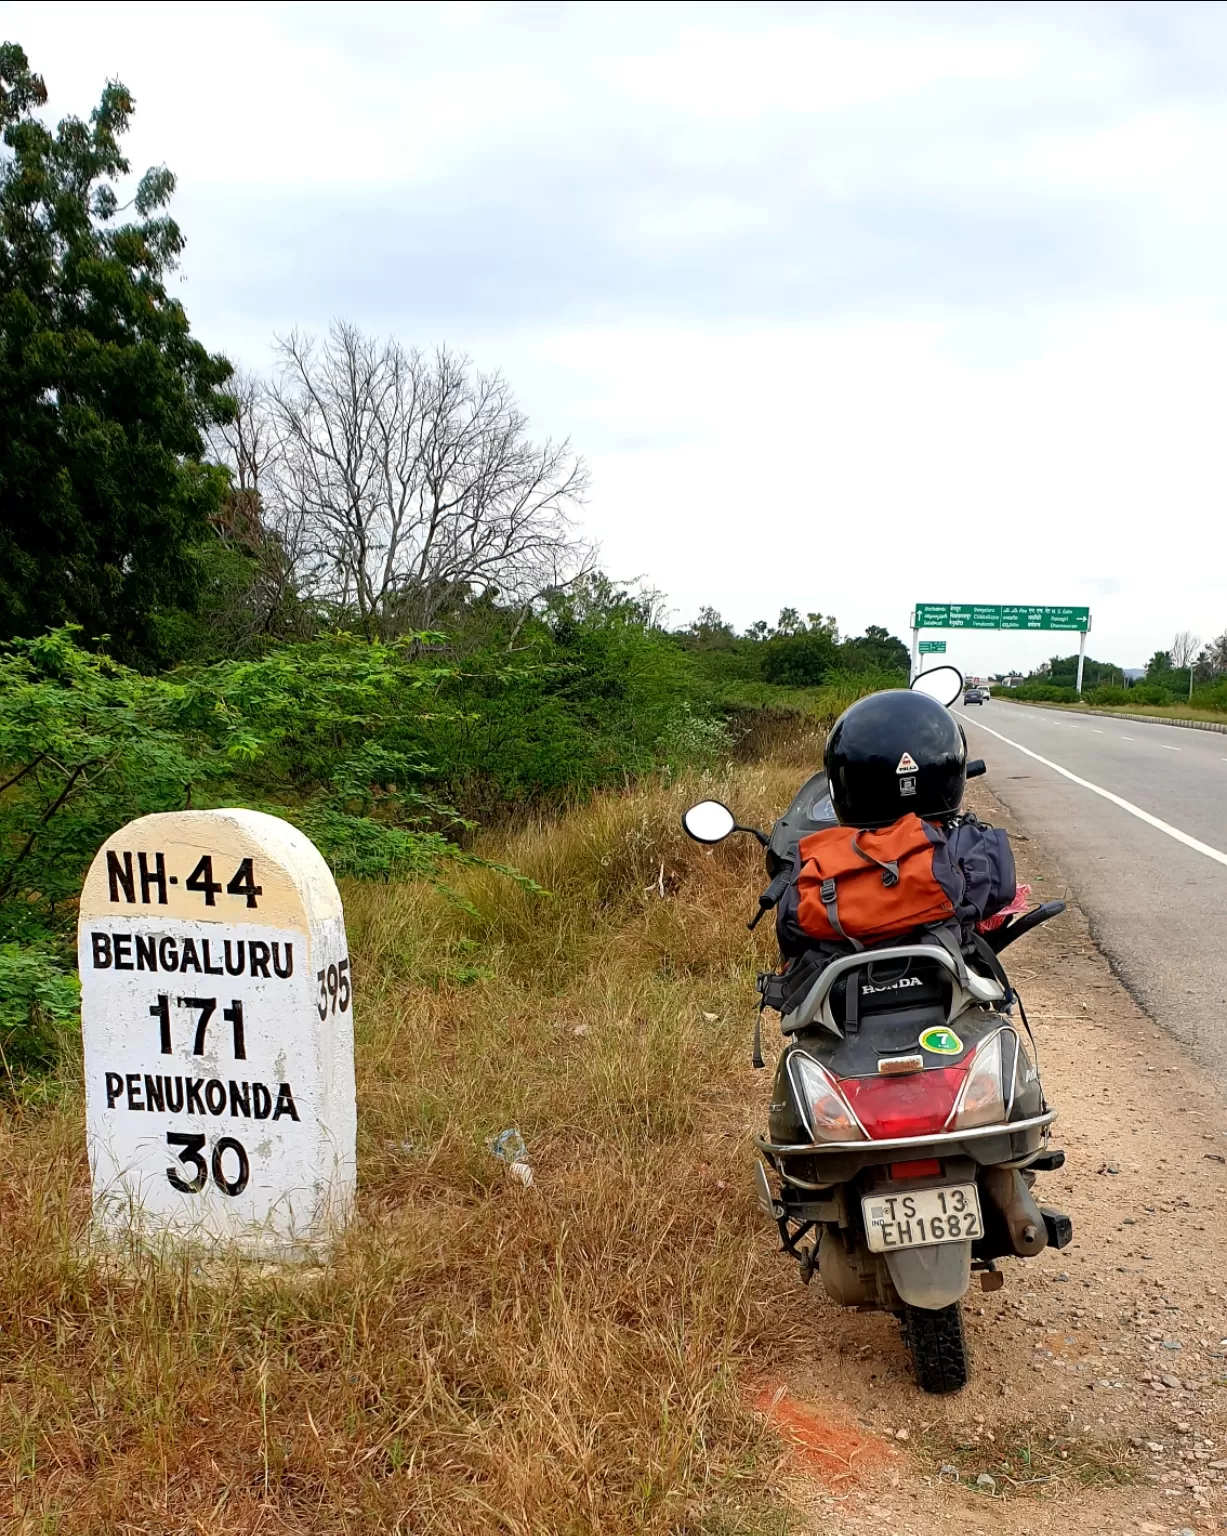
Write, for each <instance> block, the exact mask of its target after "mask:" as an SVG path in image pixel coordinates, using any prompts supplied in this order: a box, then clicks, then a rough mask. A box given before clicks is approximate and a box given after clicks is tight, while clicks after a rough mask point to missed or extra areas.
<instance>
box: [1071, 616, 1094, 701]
mask: <svg viewBox="0 0 1227 1536" xmlns="http://www.w3.org/2000/svg"><path fill="white" fill-rule="evenodd" d="M1090 627H1091V616H1090V614H1089V613H1088V614H1087V616H1086V624H1085V625H1084V627H1083V630H1082V635H1081V638H1080V639H1079V642H1078V681H1077V683H1075V685H1074V692H1075V693H1076V694H1077V695H1078V697H1079V698H1081V697H1082V668H1083V665H1084V664H1085V662H1086V636H1087V631H1088V630H1089V629H1090Z"/></svg>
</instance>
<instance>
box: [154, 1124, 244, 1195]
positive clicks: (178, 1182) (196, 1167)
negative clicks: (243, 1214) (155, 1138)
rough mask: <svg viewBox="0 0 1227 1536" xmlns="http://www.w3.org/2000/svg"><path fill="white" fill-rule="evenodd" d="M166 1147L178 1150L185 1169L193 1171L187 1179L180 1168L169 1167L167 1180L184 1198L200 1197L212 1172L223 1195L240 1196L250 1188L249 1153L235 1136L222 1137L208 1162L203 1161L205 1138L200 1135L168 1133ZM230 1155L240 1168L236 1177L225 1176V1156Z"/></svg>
mask: <svg viewBox="0 0 1227 1536" xmlns="http://www.w3.org/2000/svg"><path fill="white" fill-rule="evenodd" d="M166 1144H167V1146H169V1147H171V1148H175V1147H179V1148H181V1149H182V1150H181V1151H180V1153H179V1161H180V1162H181V1163H182V1164H183V1166H184V1167H185V1168H190V1169H191V1170H192V1177H191V1178H190V1179H185V1178H184V1177H183V1175H182V1174H181V1173H180V1172H179V1170H178V1169H177V1168H168V1169H167V1170H166V1177H167V1178H168V1179H169V1180H170V1182H171V1184H172V1185H173V1186H174V1187H175V1189H178V1190H180V1191H182V1193H183V1194H185V1195H198V1194H199V1193H200V1192H201V1190H202V1189H203V1188H204V1187H205V1185H206V1184H207V1183H208V1180H209V1173H210V1171H212V1174H213V1182H214V1184H216V1185H217V1187H218V1189H220V1190H221V1192H222V1194H223V1195H241V1194H242V1193H243V1191H244V1190H245V1189H246V1188H247V1183H248V1180H249V1179H250V1178H251V1165H250V1163H249V1162H248V1161H247V1150H246V1148H245V1147H244V1146H243V1144H242V1142H241V1141H235V1139H234V1137H233V1136H222V1137H219V1138H218V1140H217V1141H216V1142H215V1143H214V1146H213V1155H212V1157H211V1158H210V1160H209V1162H208V1163H206V1162H205V1160H204V1146H205V1139H204V1137H203V1136H202V1135H199V1134H190V1133H188V1132H185V1131H168V1132H167V1133H166ZM227 1152H231V1153H233V1154H234V1157H235V1158H236V1160H237V1163H238V1167H237V1171H236V1173H235V1176H234V1178H232V1179H230V1178H227V1177H226V1164H225V1155H226V1153H227Z"/></svg>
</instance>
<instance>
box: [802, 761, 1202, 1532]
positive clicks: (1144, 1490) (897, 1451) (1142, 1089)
mask: <svg viewBox="0 0 1227 1536" xmlns="http://www.w3.org/2000/svg"><path fill="white" fill-rule="evenodd" d="M973 789H974V791H975V793H974V795H973V796H969V798H970V799H971V800H972V803H973V804H974V805H975V808H976V809H977V811H978V812H979V813H980V814H981V815H982V816H984V817H985V818H986V819H987V820H990V821H993V822H994V823H996V824H997V825H1003V826H1006V827H1008V828H1009V830H1010V831H1011V834H1012V835H1013V838H1014V843H1015V850H1016V853H1017V856H1018V862H1019V871H1020V878H1021V879H1024V880H1027V881H1028V882H1029V883H1030V884H1031V885H1032V887H1033V889H1034V892H1035V896H1036V898H1037V899H1046V898H1051V897H1055V896H1060V897H1065V898H1066V899H1069V897H1068V892H1067V889H1066V887H1065V883H1064V880H1063V877H1062V875H1061V872H1060V868H1059V864H1058V861H1057V858H1056V857H1054V852H1053V850H1050V849H1046V848H1043V847H1041V846H1040V845H1039V844H1037V843H1036V842H1035V841H1030V840H1027V839H1026V838H1025V837H1024V836H1023V835H1022V834H1021V832H1020V829H1019V828H1018V827H1017V826H1016V825H1015V824H1013V822H1012V820H1011V817H1010V816H1009V814H1008V813H1007V812H1006V811H1005V810H1004V808H1003V807H1002V806H1001V804H1000V803H999V802H997V801H996V800H994V798H993V797H992V795H991V793H990V792H989V791H988V790H987V788H986V787H984V786H980V785H976V786H973ZM1006 958H1007V960H1008V961H1009V966H1008V968H1009V970H1010V973H1011V976H1012V977H1013V979H1014V981H1015V983H1016V985H1017V986H1018V988H1019V990H1020V992H1021V993H1022V996H1023V998H1024V1002H1025V1004H1026V1006H1027V1011H1028V1014H1029V1016H1030V1018H1031V1022H1032V1026H1033V1028H1034V1029H1035V1033H1036V1037H1037V1040H1038V1042H1039V1048H1040V1059H1041V1065H1042V1070H1043V1076H1044V1083H1045V1087H1046V1089H1047V1092H1048V1095H1049V1098H1050V1100H1051V1101H1052V1102H1053V1103H1055V1104H1056V1105H1057V1107H1058V1108H1059V1110H1060V1118H1059V1120H1058V1122H1057V1125H1056V1128H1055V1135H1054V1145H1057V1146H1063V1147H1064V1148H1065V1151H1066V1154H1067V1162H1066V1165H1065V1167H1064V1168H1063V1169H1061V1170H1060V1171H1059V1172H1057V1173H1053V1174H1044V1175H1041V1176H1040V1178H1039V1180H1038V1181H1037V1195H1038V1197H1039V1199H1040V1200H1041V1202H1042V1203H1044V1204H1048V1205H1053V1206H1056V1207H1058V1208H1059V1209H1063V1210H1065V1211H1067V1212H1068V1213H1069V1214H1070V1216H1071V1217H1072V1218H1073V1222H1074V1241H1073V1244H1072V1245H1071V1246H1070V1247H1069V1248H1067V1249H1065V1250H1064V1252H1061V1253H1057V1252H1045V1253H1044V1254H1042V1255H1041V1256H1040V1257H1039V1258H1038V1259H1032V1260H1029V1261H1023V1260H1012V1261H1006V1262H1005V1263H1004V1264H1003V1265H1002V1268H1003V1270H1004V1272H1005V1286H1004V1288H1003V1289H1002V1290H1000V1291H997V1292H992V1293H983V1292H981V1291H980V1290H978V1289H974V1290H973V1291H971V1292H970V1293H969V1294H968V1297H967V1301H966V1304H965V1305H966V1313H967V1322H968V1330H969V1334H970V1339H971V1346H972V1351H973V1376H972V1382H971V1385H970V1386H969V1387H968V1388H967V1389H966V1390H965V1391H963V1392H961V1393H959V1394H958V1395H957V1396H955V1397H953V1398H944V1399H943V1398H930V1397H925V1396H923V1395H922V1394H921V1393H920V1392H918V1391H917V1389H916V1388H915V1386H914V1385H913V1384H912V1381H911V1378H910V1375H909V1372H908V1363H907V1360H906V1357H905V1354H904V1351H903V1347H902V1344H901V1343H900V1341H899V1338H898V1330H897V1327H896V1325H895V1323H894V1321H893V1319H891V1318H889V1317H886V1316H884V1315H882V1314H874V1313H866V1314H856V1313H849V1312H844V1311H842V1310H841V1309H838V1308H836V1307H835V1306H834V1305H833V1304H832V1303H831V1302H829V1301H828V1300H827V1299H826V1297H825V1295H824V1294H823V1293H822V1291H821V1288H820V1286H819V1284H817V1283H815V1284H814V1285H813V1286H812V1287H811V1288H810V1289H809V1290H808V1291H804V1292H803V1291H801V1290H800V1288H799V1287H798V1290H797V1292H796V1297H795V1307H796V1313H795V1315H794V1316H793V1317H792V1319H791V1322H792V1325H793V1326H794V1327H795V1328H796V1329H797V1337H798V1339H799V1341H800V1353H799V1355H798V1356H797V1358H796V1364H795V1368H794V1369H792V1370H790V1372H789V1374H788V1379H787V1381H785V1382H781V1383H779V1384H778V1386H780V1387H784V1388H786V1389H787V1391H788V1393H789V1398H788V1399H787V1401H788V1403H789V1404H790V1405H791V1410H792V1411H791V1415H790V1418H791V1420H794V1421H795V1420H796V1418H797V1415H798V1413H801V1414H804V1413H805V1412H809V1413H810V1414H811V1415H812V1417H813V1421H814V1424H815V1426H816V1427H817V1430H818V1433H819V1437H820V1438H821V1434H822V1433H823V1432H826V1431H829V1432H830V1433H832V1434H835V1435H838V1436H842V1437H844V1438H843V1439H842V1440H841V1441H840V1444H841V1447H842V1448H843V1449H842V1454H841V1457H840V1458H839V1459H838V1460H836V1459H835V1458H826V1459H824V1458H822V1457H821V1456H819V1457H814V1456H812V1455H807V1454H806V1453H805V1452H804V1450H803V1449H801V1448H800V1446H799V1444H798V1441H799V1438H800V1439H801V1440H803V1439H804V1437H803V1436H802V1437H798V1435H797V1433H796V1432H795V1428H794V1431H793V1432H792V1433H790V1430H789V1424H788V1423H785V1425H784V1426H783V1428H782V1430H781V1434H782V1438H783V1439H785V1441H790V1440H791V1441H792V1443H793V1444H794V1445H795V1446H797V1447H798V1448H797V1449H794V1451H793V1452H792V1454H791V1455H790V1456H788V1457H787V1458H786V1459H785V1461H784V1462H783V1463H782V1466H781V1475H782V1477H783V1479H784V1481H785V1485H786V1487H787V1489H788V1491H789V1494H790V1497H791V1498H792V1500H793V1502H794V1503H795V1504H796V1505H797V1507H798V1508H799V1509H800V1510H801V1511H802V1512H803V1519H804V1521H805V1523H809V1522H811V1521H812V1528H813V1529H815V1530H817V1529H822V1530H825V1531H839V1532H842V1531H849V1532H850V1531H874V1530H882V1531H890V1532H896V1533H899V1536H913V1533H914V1536H932V1533H941V1532H946V1531H951V1532H967V1533H973V1532H980V1531H982V1532H984V1533H986V1536H987V1533H988V1532H990V1531H992V1532H994V1533H1009V1536H1015V1533H1017V1536H1022V1533H1038V1532H1049V1531H1062V1532H1066V1533H1071V1536H1081V1533H1083V1532H1086V1533H1090V1532H1138V1531H1141V1532H1146V1533H1168V1532H1173V1533H1178V1532H1182V1531H1194V1532H1198V1531H1203V1530H1212V1529H1218V1528H1219V1527H1220V1526H1222V1527H1225V1528H1227V1275H1224V1273H1223V1272H1222V1271H1221V1270H1220V1268H1219V1262H1218V1256H1219V1254H1220V1252H1222V1251H1225V1250H1227V1136H1225V1135H1224V1134H1223V1128H1224V1126H1225V1125H1227V1121H1225V1119H1224V1115H1223V1103H1222V1099H1221V1096H1220V1095H1219V1094H1218V1093H1217V1092H1215V1091H1214V1090H1213V1089H1212V1086H1211V1084H1210V1083H1209V1081H1208V1080H1207V1079H1206V1078H1205V1077H1204V1076H1203V1075H1202V1073H1201V1072H1200V1071H1199V1070H1198V1068H1197V1067H1196V1066H1195V1065H1194V1064H1193V1063H1192V1061H1191V1060H1190V1059H1189V1057H1188V1056H1186V1055H1185V1054H1184V1052H1183V1049H1182V1048H1181V1047H1180V1046H1179V1045H1177V1044H1176V1043H1174V1042H1173V1041H1172V1039H1171V1037H1170V1036H1168V1035H1166V1034H1164V1033H1163V1032H1162V1031H1161V1030H1160V1029H1159V1028H1158V1027H1157V1026H1156V1025H1155V1024H1154V1022H1153V1021H1152V1020H1151V1019H1149V1018H1148V1017H1147V1015H1146V1014H1145V1013H1144V1012H1143V1011H1142V1010H1141V1009H1140V1008H1139V1007H1138V1005H1137V1004H1136V1003H1135V1002H1134V1001H1133V999H1132V998H1131V997H1130V995H1129V993H1128V992H1126V990H1125V989H1124V987H1123V986H1121V984H1120V983H1119V982H1117V981H1116V979H1115V978H1114V977H1113V975H1112V972H1111V970H1110V968H1109V966H1108V963H1107V961H1106V960H1105V958H1104V957H1103V955H1102V954H1101V953H1100V952H1099V951H1098V950H1097V949H1096V947H1095V945H1094V943H1093V942H1092V940H1091V938H1090V936H1089V933H1088V930H1087V924H1086V921H1085V918H1084V917H1083V915H1082V913H1081V912H1080V911H1079V910H1077V908H1076V907H1074V906H1072V905H1071V909H1070V911H1069V912H1067V913H1066V915H1065V916H1064V917H1062V918H1060V919H1058V920H1057V921H1056V922H1053V923H1051V924H1049V925H1047V927H1046V928H1044V929H1042V930H1041V931H1040V932H1039V933H1037V934H1035V935H1033V936H1032V937H1030V938H1027V939H1024V940H1022V941H1020V943H1019V944H1018V945H1017V946H1016V947H1015V948H1014V949H1012V950H1011V951H1009V953H1008V956H1007V957H1006ZM780 1262H781V1263H783V1262H784V1261H783V1259H781V1260H780ZM854 1435H859V1436H860V1442H859V1444H860V1446H861V1447H862V1448H863V1454H858V1453H857V1450H856V1449H855V1447H854V1448H853V1449H852V1450H851V1452H849V1451H848V1449H847V1442H848V1441H849V1440H850V1439H851V1438H852V1436H854ZM885 1443H889V1446H890V1452H889V1454H888V1455H886V1456H883V1455H882V1449H883V1447H884V1444H885ZM858 1464H859V1465H858ZM861 1467H864V1468H866V1470H864V1471H862V1470H860V1468H861ZM985 1479H991V1483H989V1482H987V1481H985ZM978 1480H979V1481H978Z"/></svg>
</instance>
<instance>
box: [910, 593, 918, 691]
mask: <svg viewBox="0 0 1227 1536" xmlns="http://www.w3.org/2000/svg"><path fill="white" fill-rule="evenodd" d="M916 620H917V612H916V610H915V609H913V610H912V670H911V672H910V673H909V675H908V682H909V683H914V682H915V681H916V674H917V672H919V671H920V626H919V625H918V624H917V622H916Z"/></svg>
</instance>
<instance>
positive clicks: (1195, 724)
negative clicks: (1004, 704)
mask: <svg viewBox="0 0 1227 1536" xmlns="http://www.w3.org/2000/svg"><path fill="white" fill-rule="evenodd" d="M993 698H994V699H1008V700H1009V702H1010V703H1011V704H1029V705H1031V707H1032V708H1033V709H1061V710H1064V711H1065V712H1066V713H1067V714H1079V715H1095V716H1097V717H1098V718H1099V719H1100V720H1137V721H1139V722H1140V723H1141V724H1143V725H1176V726H1179V727H1180V728H1181V729H1182V730H1186V731H1214V732H1216V733H1217V734H1218V735H1219V736H1227V724H1224V723H1222V722H1220V721H1218V720H1169V719H1168V717H1167V716H1166V715H1124V714H1122V713H1121V712H1120V710H1118V709H1078V708H1077V707H1076V706H1075V705H1070V704H1057V703H1055V702H1053V701H1052V700H1050V699H1011V698H1010V694H1009V690H1008V689H1006V688H1003V689H1002V690H1001V692H1000V693H994V694H993Z"/></svg>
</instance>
